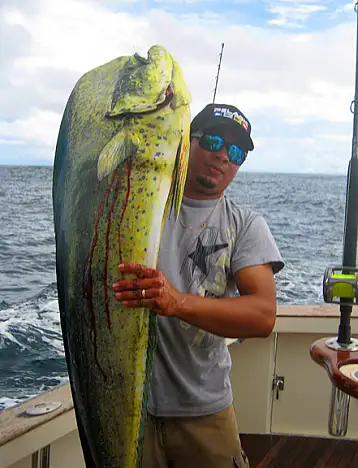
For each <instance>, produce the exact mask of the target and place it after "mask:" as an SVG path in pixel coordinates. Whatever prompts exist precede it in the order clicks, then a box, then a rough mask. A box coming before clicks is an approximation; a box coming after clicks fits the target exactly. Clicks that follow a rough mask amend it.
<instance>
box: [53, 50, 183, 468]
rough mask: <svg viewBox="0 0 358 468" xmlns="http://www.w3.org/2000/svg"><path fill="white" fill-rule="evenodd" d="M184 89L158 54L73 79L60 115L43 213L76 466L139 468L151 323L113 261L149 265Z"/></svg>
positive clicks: (179, 141)
mask: <svg viewBox="0 0 358 468" xmlns="http://www.w3.org/2000/svg"><path fill="white" fill-rule="evenodd" d="M189 105H190V93H189V91H188V89H187V87H186V85H185V82H184V79H183V77H182V73H181V70H180V67H179V65H178V64H177V62H176V61H175V60H174V58H173V57H172V56H171V54H169V53H168V52H167V51H166V50H165V49H164V48H162V47H159V46H154V47H152V48H151V49H150V50H149V52H148V58H142V57H139V56H137V55H136V54H135V55H133V56H130V57H120V58H118V59H115V60H113V61H112V62H109V63H107V64H105V65H103V66H101V67H98V68H96V69H94V70H91V71H90V72H89V73H87V74H86V75H84V76H83V77H82V78H81V79H80V80H79V82H78V83H77V85H76V86H75V88H74V90H73V92H72V94H71V96H70V98H69V101H68V104H67V107H66V109H65V112H64V116H63V120H62V124H61V128H60V132H59V137H58V143H57V148H56V157H55V165H54V181H53V205H54V220H55V233H56V255H57V257H56V261H57V278H58V296H59V307H60V314H61V325H62V329H63V338H64V344H65V351H66V359H67V364H68V370H69V376H70V380H71V385H72V394H73V399H74V404H75V409H76V415H77V421H78V426H79V431H80V436H81V442H82V447H83V453H84V456H85V460H86V464H87V467H91V466H93V467H106V468H107V467H108V468H111V467H113V468H114V467H116V468H121V467H123V468H138V467H140V466H141V457H142V447H143V433H142V431H143V422H144V418H145V415H146V396H147V390H148V385H149V381H150V363H151V358H152V355H153V352H154V348H155V340H156V334H155V318H154V316H153V315H152V314H151V313H150V311H149V310H146V309H127V308H125V307H122V306H121V304H120V303H118V302H117V301H116V300H115V298H114V294H113V289H112V284H113V282H114V281H115V280H117V279H118V278H119V277H120V275H119V272H118V265H119V263H122V262H128V261H130V262H135V263H142V264H146V265H149V266H152V267H155V266H156V263H157V255H158V250H159V243H160V237H161V229H162V226H163V222H164V219H165V216H166V214H167V213H168V210H170V209H171V208H173V209H174V212H173V215H177V214H178V210H179V207H180V203H181V199H182V194H183V189H184V182H185V177H186V170H187V163H188V157H189V127H190V110H189Z"/></svg>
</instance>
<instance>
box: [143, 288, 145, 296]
mask: <svg viewBox="0 0 358 468" xmlns="http://www.w3.org/2000/svg"><path fill="white" fill-rule="evenodd" d="M142 297H145V289H142Z"/></svg>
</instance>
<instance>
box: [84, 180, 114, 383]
mask: <svg viewBox="0 0 358 468" xmlns="http://www.w3.org/2000/svg"><path fill="white" fill-rule="evenodd" d="M115 175H116V174H115V172H114V173H113V175H112V180H111V183H110V187H109V188H108V189H107V191H106V196H105V199H104V200H103V201H102V203H101V204H100V206H99V209H98V211H97V215H96V219H95V223H94V230H93V231H94V235H93V239H92V246H91V250H90V253H89V255H88V258H87V261H86V263H85V269H84V274H83V291H84V297H85V298H86V299H87V304H88V308H89V310H90V314H91V331H92V334H93V340H92V345H93V352H94V359H95V362H96V364H97V366H98V368H99V370H100V372H101V374H102V375H103V378H104V379H105V380H107V376H106V374H105V373H104V371H103V369H102V367H101V365H100V363H99V360H98V349H97V327H96V316H95V313H94V310H93V278H92V260H93V254H94V250H95V248H96V246H97V241H98V225H99V222H100V220H101V217H102V215H103V211H104V206H105V205H106V206H108V199H109V194H110V189H111V187H112V185H113V182H114V179H115ZM86 273H87V275H86ZM86 276H87V278H86Z"/></svg>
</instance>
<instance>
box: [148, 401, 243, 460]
mask: <svg viewBox="0 0 358 468" xmlns="http://www.w3.org/2000/svg"><path fill="white" fill-rule="evenodd" d="M249 466H250V465H249V461H248V459H247V456H246V455H245V453H244V451H243V449H242V447H241V443H240V438H239V433H238V428H237V424H236V417H235V411H234V408H233V406H229V407H228V408H226V409H225V410H223V411H220V412H219V413H216V414H212V415H209V416H199V417H192V418H191V417H190V418H188V417H186V418H155V417H153V416H148V420H147V423H146V426H145V432H144V455H143V468H201V467H205V468H235V467H238V468H249Z"/></svg>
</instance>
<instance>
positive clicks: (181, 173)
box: [162, 106, 190, 229]
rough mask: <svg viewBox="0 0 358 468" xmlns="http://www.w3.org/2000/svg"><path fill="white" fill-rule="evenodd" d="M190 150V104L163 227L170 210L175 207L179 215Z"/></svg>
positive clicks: (176, 213) (185, 116)
mask: <svg viewBox="0 0 358 468" xmlns="http://www.w3.org/2000/svg"><path fill="white" fill-rule="evenodd" d="M189 152H190V110H189V106H188V107H187V109H185V111H184V115H183V125H182V136H181V139H180V143H179V146H178V151H177V155H176V160H175V166H174V171H173V177H172V183H171V186H170V191H169V196H168V200H167V203H166V206H165V212H164V214H165V216H164V217H163V221H162V229H163V226H164V222H165V218H166V216H167V213H168V210H169V209H170V212H171V211H172V210H173V209H174V215H175V219H177V218H178V216H179V211H180V207H181V202H182V200H183V195H184V188H185V181H186V174H187V169H188V162H189Z"/></svg>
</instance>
